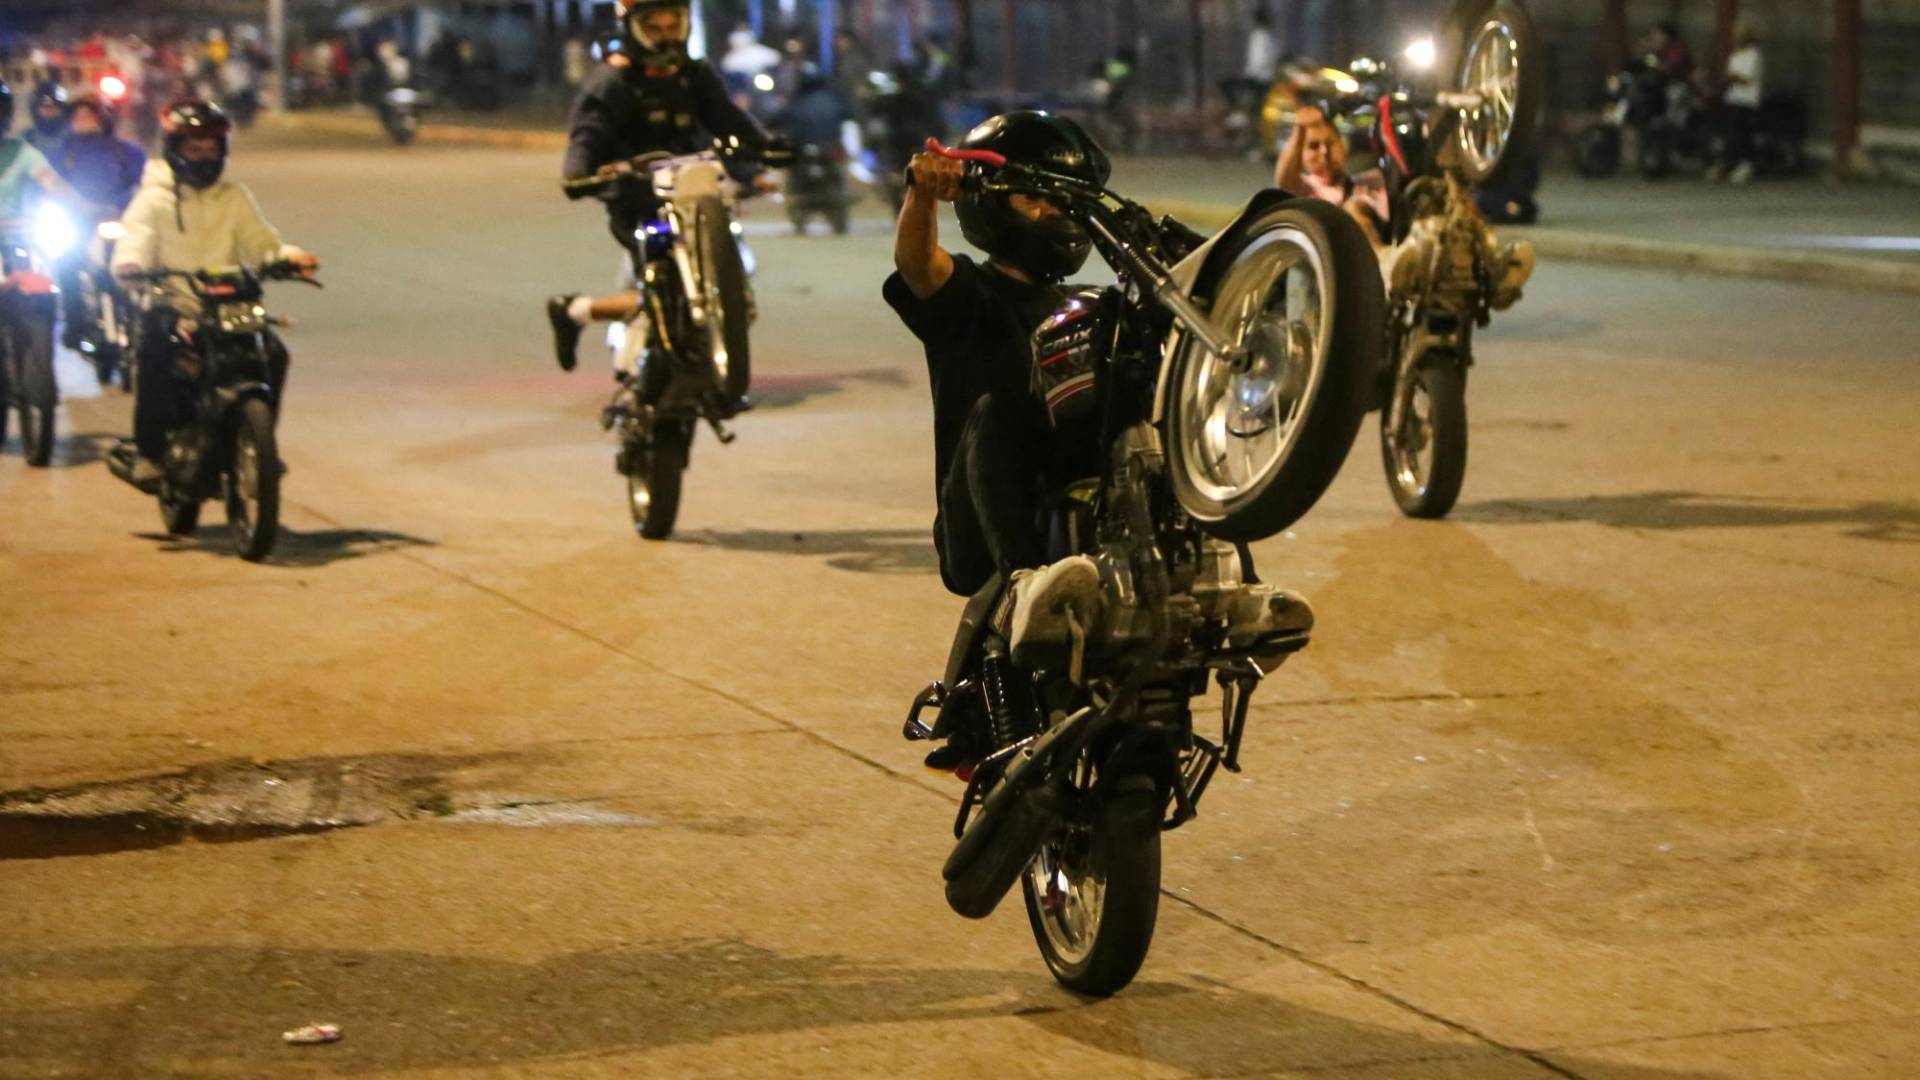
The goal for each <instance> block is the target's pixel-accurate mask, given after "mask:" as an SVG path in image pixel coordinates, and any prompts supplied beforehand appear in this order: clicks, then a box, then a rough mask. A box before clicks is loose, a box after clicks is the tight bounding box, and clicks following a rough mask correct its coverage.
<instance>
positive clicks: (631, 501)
mask: <svg viewBox="0 0 1920 1080" xmlns="http://www.w3.org/2000/svg"><path fill="white" fill-rule="evenodd" d="M692 437H693V436H692V432H691V431H690V430H689V429H687V428H686V427H685V426H684V425H682V424H677V423H661V424H658V425H656V426H655V427H654V429H653V437H652V438H651V439H649V440H647V442H646V443H644V444H636V445H633V446H630V447H628V448H627V452H626V456H625V459H624V460H625V462H626V474H627V509H628V510H629V511H631V512H632V514H633V531H634V532H636V533H638V534H640V538H641V539H642V540H665V539H666V538H667V537H669V536H672V535H673V522H674V519H675V518H676V517H678V516H679V515H680V481H681V479H682V477H684V476H685V475H686V471H687V444H688V443H689V442H690V441H691V440H692Z"/></svg>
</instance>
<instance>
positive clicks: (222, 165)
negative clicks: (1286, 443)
mask: <svg viewBox="0 0 1920 1080" xmlns="http://www.w3.org/2000/svg"><path fill="white" fill-rule="evenodd" d="M160 130H161V132H162V136H161V144H160V151H161V155H162V156H163V157H165V158H166V161H167V167H168V168H170V169H172V170H173V178H174V179H175V180H177V181H179V182H180V183H182V184H184V185H186V186H187V187H190V188H209V187H212V186H213V185H214V184H215V183H217V182H219V180H220V174H221V173H223V172H225V171H226V168H227V151H228V149H229V148H230V146H231V145H232V138H231V136H232V134H233V121H231V120H229V119H227V114H226V112H225V111H224V110H223V109H221V108H220V106H218V105H215V104H214V103H213V102H211V101H202V100H200V99H199V98H187V99H184V100H181V101H176V102H174V103H173V104H171V105H169V106H167V110H166V112H164V113H161V114H160ZM208 137H211V138H215V139H218V140H219V141H220V156H219V157H217V158H214V159H212V160H210V161H190V160H188V159H187V157H186V156H185V155H184V154H182V153H181V147H182V145H183V144H184V143H185V142H186V141H187V140H188V139H196V138H208Z"/></svg>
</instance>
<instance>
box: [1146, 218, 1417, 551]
mask: <svg viewBox="0 0 1920 1080" xmlns="http://www.w3.org/2000/svg"><path fill="white" fill-rule="evenodd" d="M1227 243H1229V244H1231V245H1232V246H1231V247H1229V248H1226V249H1225V250H1223V251H1221V252H1220V253H1219V254H1220V258H1221V263H1220V265H1221V267H1222V269H1221V270H1220V272H1219V273H1218V274H1217V275H1215V277H1214V279H1213V280H1212V281H1208V282H1203V283H1202V284H1203V287H1204V288H1205V289H1206V290H1207V291H1208V292H1209V293H1211V295H1212V297H1213V299H1212V303H1211V314H1212V317H1213V320H1214V323H1215V325H1216V326H1218V327H1219V328H1220V329H1221V330H1222V331H1223V332H1225V333H1226V335H1227V336H1228V338H1230V339H1232V340H1234V341H1238V342H1240V343H1241V344H1244V345H1245V346H1246V347H1247V349H1248V353H1249V356H1248V364H1247V366H1246V368H1245V370H1241V371H1236V370H1234V369H1233V366H1232V365H1230V364H1228V363H1227V362H1226V361H1225V360H1223V359H1222V358H1221V357H1219V356H1217V355H1215V354H1214V353H1212V352H1211V351H1209V350H1208V349H1207V348H1206V347H1205V346H1203V345H1201V344H1200V343H1199V342H1198V341H1196V340H1194V338H1193V337H1192V336H1190V335H1189V336H1187V337H1185V338H1183V339H1182V340H1181V342H1180V344H1179V347H1178V349H1177V350H1176V353H1175V356H1174V358H1173V361H1172V363H1173V369H1172V371H1170V372H1169V378H1170V382H1169V384H1168V388H1167V395H1168V396H1167V401H1166V406H1165V408H1166V412H1165V418H1164V422H1165V434H1166V443H1167V457H1168V465H1169V469H1168V472H1169V473H1170V474H1171V477H1172V482H1173V490H1174V494H1175V496H1176V497H1178V499H1179V500H1180V506H1181V508H1182V509H1184V510H1185V511H1186V512H1187V513H1188V514H1189V515H1191V516H1192V517H1193V519H1194V520H1195V521H1198V522H1199V523H1200V525H1201V527H1202V528H1204V529H1206V530H1207V531H1208V532H1210V533H1213V534H1214V535H1216V536H1218V537H1220V538H1221V539H1224V540H1239V541H1246V542H1249V543H1250V542H1252V541H1256V540H1262V539H1265V538H1266V537H1269V536H1272V535H1274V534H1275V533H1278V532H1280V531H1281V530H1283V529H1285V528H1286V527H1287V526H1289V525H1291V524H1293V523H1294V522H1295V521H1297V520H1299V519H1300V517H1301V516H1302V515H1303V514H1305V513H1306V512H1307V511H1308V510H1310V509H1312V507H1313V504H1314V503H1315V502H1317V501H1319V499H1320V496H1321V495H1322V494H1323V493H1325V492H1326V490H1327V485H1329V484H1331V483H1332V482H1333V478H1334V477H1335V476H1336V475H1338V474H1339V472H1340V466H1341V464H1342V463H1343V462H1345V461H1346V458H1347V451H1348V450H1349V449H1351V448H1352V446H1353V440H1354V436H1355V435H1357V434H1358V433H1359V430H1360V422H1361V420H1362V419H1363V418H1364V417H1365V415H1366V411H1367V405H1368V404H1369V401H1368V397H1369V391H1370V387H1371V383H1372V381H1373V379H1374V377H1375V375H1376V373H1377V372H1378V371H1379V370H1380V363H1381V360H1380V353H1381V349H1382V347H1383V345H1384V338H1385V331H1384V327H1385V326H1386V296H1385V291H1384V290H1383V289H1382V288H1381V285H1380V263H1379V260H1378V259H1377V258H1376V257H1375V255H1374V253H1373V247H1372V245H1370V244H1369V243H1368V242H1367V238H1366V236H1365V234H1363V233H1362V232H1361V231H1360V226H1359V224H1358V223H1356V222H1355V221H1354V220H1353V219H1352V218H1350V217H1348V216H1347V214H1346V212H1345V211H1344V210H1341V209H1340V208H1339V207H1337V206H1334V205H1333V204H1332V203H1329V202H1323V201H1321V200H1318V199H1295V200H1292V201H1290V202H1287V203H1284V204H1282V205H1281V206H1280V207H1278V208H1277V209H1275V210H1273V211H1271V212H1269V213H1268V214H1266V215H1265V216H1263V217H1261V218H1259V219H1258V220H1256V221H1254V222H1252V223H1251V224H1249V225H1248V226H1246V228H1245V229H1243V230H1242V231H1241V233H1240V234H1239V235H1238V236H1236V237H1233V238H1230V239H1229V240H1228V241H1227Z"/></svg>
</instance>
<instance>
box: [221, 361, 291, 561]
mask: <svg viewBox="0 0 1920 1080" xmlns="http://www.w3.org/2000/svg"><path fill="white" fill-rule="evenodd" d="M232 453H233V457H232V464H231V465H230V466H229V471H228V473H227V531H228V532H229V533H230V534H231V535H232V537H233V547H234V550H235V551H238V552H239V553H240V557H241V558H243V559H246V560H247V561H249V562H259V561H260V560H261V559H264V558H266V557H267V553H268V552H270V551H272V550H273V542H274V540H275V539H277V538H278V537H279V535H280V451H279V447H278V445H277V440H276V439H275V438H274V431H273V409H272V407H271V406H269V405H268V404H267V403H266V402H264V401H262V400H260V399H259V398H249V399H248V400H247V402H246V404H245V405H243V406H241V409H240V417H239V421H238V422H237V423H236V424H235V425H234V429H233V451H232Z"/></svg>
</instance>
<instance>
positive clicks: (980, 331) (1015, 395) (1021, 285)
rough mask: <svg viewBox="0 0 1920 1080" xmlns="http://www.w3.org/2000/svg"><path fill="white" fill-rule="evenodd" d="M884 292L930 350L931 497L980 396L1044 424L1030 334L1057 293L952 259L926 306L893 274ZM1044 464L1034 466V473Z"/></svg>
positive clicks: (1056, 302)
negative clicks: (1020, 410)
mask: <svg viewBox="0 0 1920 1080" xmlns="http://www.w3.org/2000/svg"><path fill="white" fill-rule="evenodd" d="M881 293H882V295H883V296H885V297H886V301H887V303H888V304H889V305H890V306H892V308H893V310H894V311H896V312H898V313H899V315H900V321H901V322H904V323H906V324H907V329H909V330H911V331H913V336H915V337H917V338H919V339H920V342H921V344H922V345H924V346H925V347H926V350H927V376H928V378H929V380H930V381H931V382H932V384H933V459H934V490H936V491H938V490H939V485H940V483H941V482H942V481H943V480H944V479H945V478H946V475H947V468H948V466H949V465H951V463H952V461H953V454H954V448H955V447H956V445H957V444H958V443H959V441H960V432H961V430H962V429H963V428H964V427H965V426H966V422H967V414H968V413H970V412H972V411H973V406H974V403H975V402H977V401H979V400H980V398H981V396H982V395H985V394H992V395H994V396H995V397H996V398H999V399H1001V400H1004V401H1007V402H1017V403H1019V404H1020V406H1021V407H1022V408H1023V409H1026V410H1031V412H1032V417H1031V420H1032V423H1033V424H1035V425H1036V427H1035V430H1036V431H1038V430H1040V428H1042V427H1043V426H1044V425H1045V418H1044V417H1043V416H1042V415H1041V412H1040V410H1041V406H1040V403H1039V402H1038V400H1037V399H1035V397H1034V395H1033V392H1032V379H1033V331H1034V329H1035V328H1036V327H1038V326H1039V325H1040V324H1041V322H1043V321H1045V319H1046V317H1047V316H1048V315H1050V314H1052V313H1053V311H1054V310H1055V309H1056V308H1058V307H1059V305H1060V301H1061V298H1062V296H1063V293H1062V292H1061V290H1060V289H1058V288H1057V287H1054V286H1051V285H1035V284H1032V283H1029V282H1025V281H1020V280H1018V279H1016V278H1013V277H1011V276H1009V275H1007V274H1003V273H1001V272H1000V271H998V270H995V269H993V268H992V267H988V266H981V265H980V264H979V263H976V262H974V261H973V260H972V259H970V258H968V257H966V256H965V255H955V256H954V257H953V276H952V277H950V278H948V279H947V282H946V284H944V285H942V286H941V287H940V291H939V292H937V293H934V294H933V295H932V296H930V297H928V298H926V299H925V300H922V299H920V298H918V297H916V296H914V295H913V290H912V289H909V288H908V287H907V282H906V279H904V278H902V277H901V276H900V275H899V274H897V273H896V274H894V275H893V276H892V277H889V278H888V279H887V283H886V286H885V287H884V288H883V289H882V290H881ZM1044 464H1045V463H1044V462H1039V461H1036V462H1035V463H1034V469H1035V471H1036V472H1038V471H1039V470H1040V469H1041V468H1042V467H1043V466H1044Z"/></svg>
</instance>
